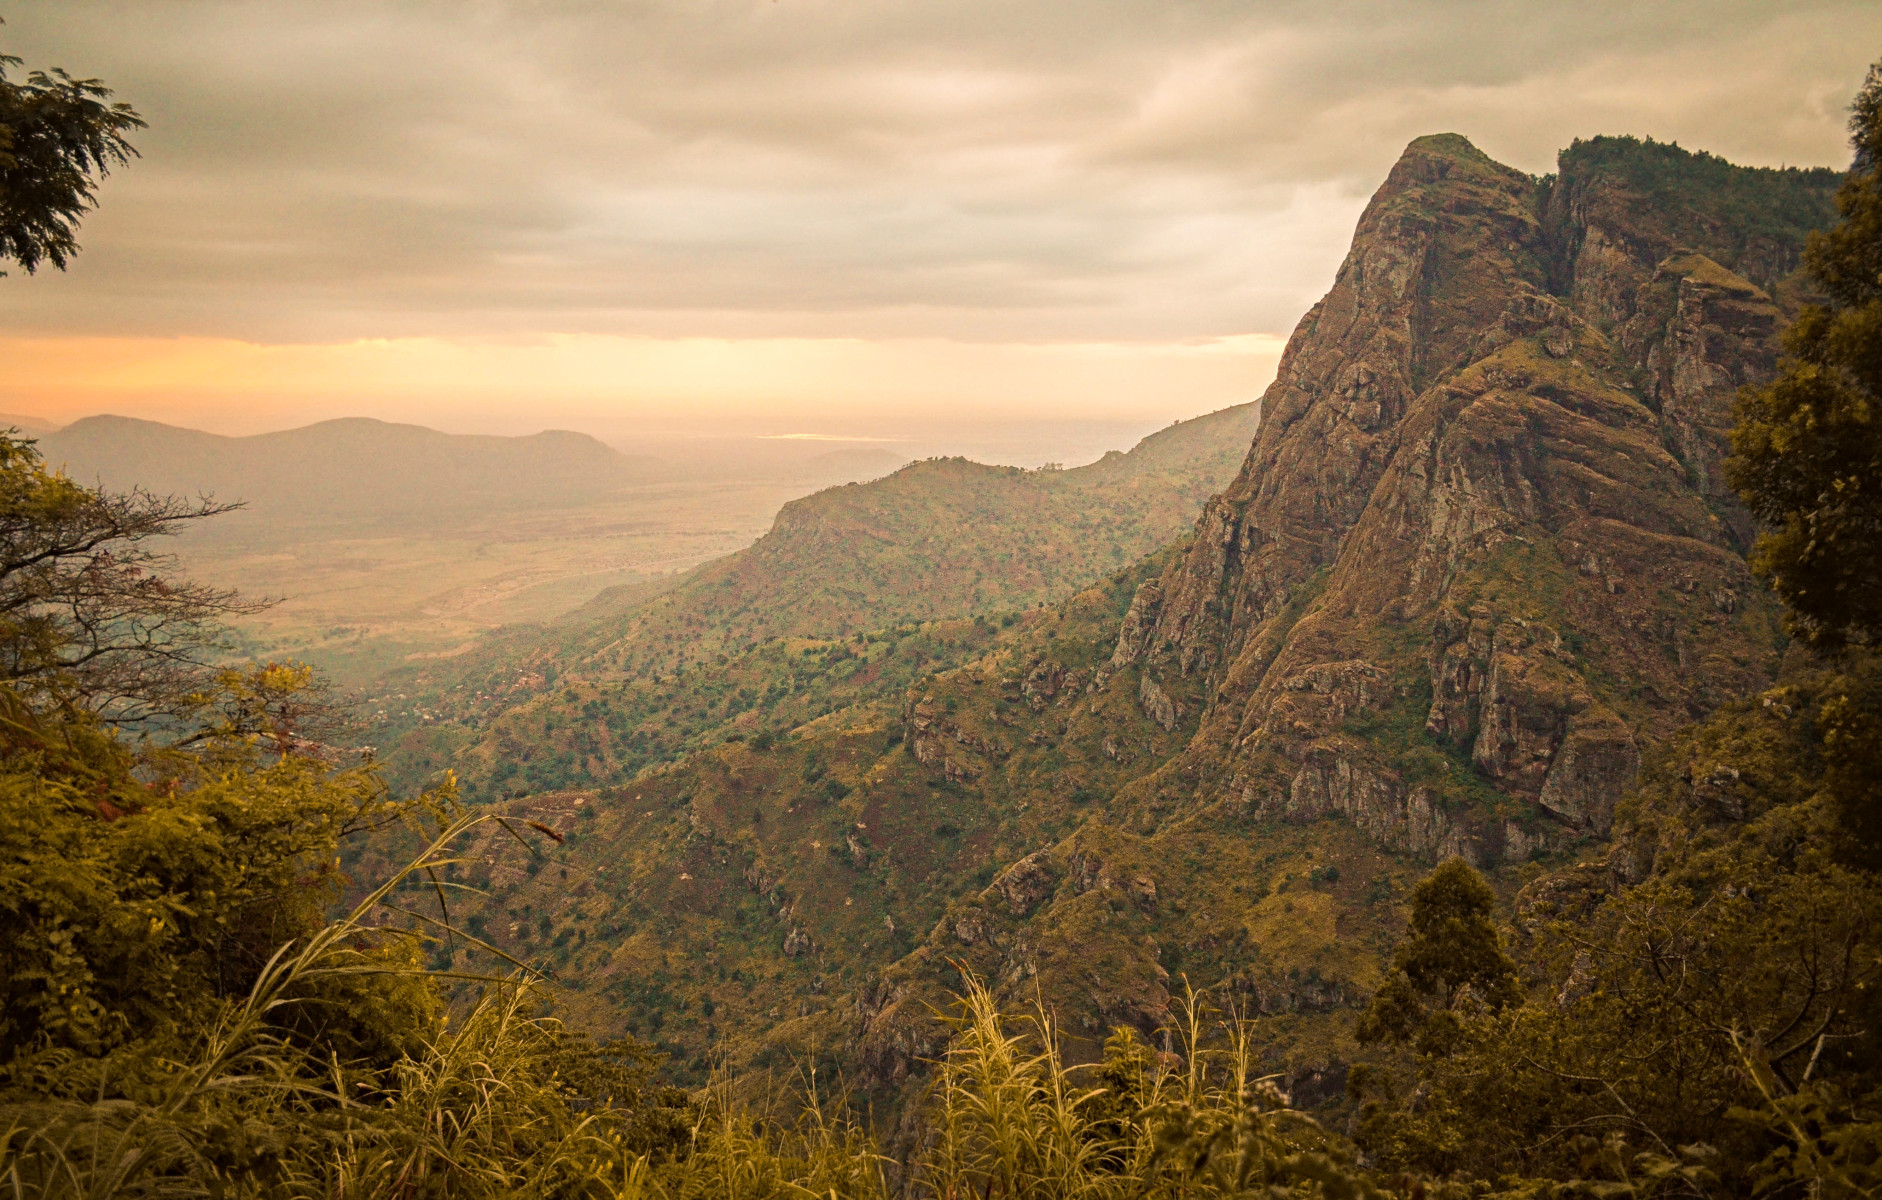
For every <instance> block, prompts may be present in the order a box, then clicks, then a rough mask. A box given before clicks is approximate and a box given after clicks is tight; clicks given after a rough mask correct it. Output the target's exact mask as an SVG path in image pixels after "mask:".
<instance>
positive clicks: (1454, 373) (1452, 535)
mask: <svg viewBox="0 0 1882 1200" xmlns="http://www.w3.org/2000/svg"><path fill="white" fill-rule="evenodd" d="M1577 149H1578V150H1579V149H1580V147H1578V148H1577ZM1602 149H1611V148H1607V147H1602ZM1655 149H1657V148H1654V147H1647V148H1646V150H1647V151H1649V152H1651V151H1653V150H1655ZM1616 157H1617V156H1616V155H1614V154H1612V153H1582V154H1579V155H1578V154H1577V153H1576V152H1574V151H1571V152H1570V154H1568V155H1565V156H1564V173H1563V175H1562V176H1561V177H1560V178H1559V179H1556V180H1552V181H1549V182H1548V183H1545V184H1542V185H1539V184H1538V183H1537V181H1535V180H1533V179H1531V178H1530V177H1528V176H1525V175H1522V174H1520V173H1518V172H1515V171H1512V170H1510V169H1508V168H1505V167H1502V166H1499V165H1498V164H1496V163H1493V162H1491V161H1490V160H1489V159H1487V158H1486V157H1484V156H1483V155H1482V154H1481V153H1480V152H1478V151H1477V150H1476V149H1475V148H1474V147H1472V146H1471V145H1470V144H1469V143H1468V142H1466V141H1464V140H1463V139H1462V138H1459V137H1456V136H1450V135H1447V136H1441V137H1431V138H1421V139H1419V140H1418V141H1416V142H1414V143H1412V145H1411V146H1410V147H1409V148H1408V149H1407V150H1406V152H1405V154H1404V156H1403V158H1401V159H1400V161H1399V163H1398V165H1397V166H1396V167H1394V168H1393V170H1392V173H1391V176H1390V177H1389V178H1388V179H1387V181H1386V183H1385V185H1384V187H1383V188H1381V190H1380V192H1379V193H1378V195H1377V196H1375V197H1374V199H1373V201H1372V203H1371V204H1370V205H1369V206H1368V208H1367V210H1366V213H1365V215H1364V216H1363V217H1362V218H1361V220H1360V223H1359V228H1358V231H1357V233H1356V235H1355V237H1354V242H1353V248H1352V251H1351V252H1350V253H1349V255H1348V256H1347V259H1346V262H1345V263H1344V264H1343V265H1342V267H1341V269H1340V272H1339V275H1338V277H1337V278H1336V280H1335V282H1334V286H1333V289H1332V291H1331V292H1329V293H1328V295H1327V297H1326V298H1325V299H1324V300H1322V301H1321V302H1320V303H1319V304H1318V305H1316V306H1315V307H1314V309H1313V310H1312V311H1311V312H1309V313H1308V314H1307V316H1306V317H1305V318H1304V319H1303V320H1302V321H1301V323H1300V326H1299V327H1298V328H1297V329H1296V331H1295V333H1294V336H1293V339H1292V341H1291V342H1290V344H1289V347H1288V351H1287V354H1286V356H1285V358H1284V360H1283V364H1282V367H1281V371H1280V375H1279V377H1278V378H1277V380H1276V382H1275V383H1274V385H1273V387H1272V388H1271V389H1270V391H1269V392H1268V395H1267V397H1266V399H1265V400H1264V409H1265V412H1266V413H1267V418H1266V420H1265V422H1264V424H1263V426H1262V428H1261V430H1260V432H1259V434H1258V435H1257V437H1256V439H1255V442H1254V446H1253V448H1252V450H1251V451H1250V453H1249V456H1248V459H1247V462H1246V465H1245V466H1244V468H1243V470H1242V473H1241V475H1240V476H1239V477H1238V478H1237V479H1236V481H1235V482H1234V483H1233V484H1232V485H1231V486H1230V487H1229V488H1228V489H1227V490H1226V491H1224V492H1223V494H1222V495H1221V496H1219V497H1218V498H1216V499H1215V500H1214V501H1212V502H1211V503H1210V505H1209V506H1208V508H1207V510H1206V511H1205V512H1204V514H1203V517H1202V519H1201V521H1200V522H1199V523H1198V525H1197V529H1196V534H1195V538H1194V542H1193V545H1192V546H1191V548H1190V549H1189V551H1188V553H1187V554H1186V555H1184V556H1183V557H1182V558H1181V559H1180V560H1178V561H1175V562H1173V563H1172V564H1171V566H1170V567H1169V568H1168V569H1167V570H1166V571H1165V572H1164V573H1163V575H1162V577H1161V578H1159V579H1157V580H1155V581H1152V582H1150V583H1147V584H1145V585H1144V586H1143V587H1142V588H1141V589H1140V590H1139V592H1138V593H1137V596H1136V597H1135V599H1134V600H1133V603H1132V607H1131V611H1130V613H1129V615H1128V616H1127V618H1126V621H1125V626H1124V629H1123V632H1122V634H1121V636H1120V638H1119V641H1118V645H1117V649H1116V652H1115V654H1114V656H1113V657H1112V660H1111V664H1110V670H1111V672H1112V674H1113V676H1114V677H1115V680H1116V682H1113V683H1112V685H1111V686H1117V682H1121V681H1122V680H1123V678H1124V677H1125V676H1127V675H1130V674H1132V673H1134V674H1135V675H1136V676H1137V678H1135V679H1133V680H1130V681H1129V682H1130V684H1131V685H1132V686H1134V687H1135V688H1136V690H1137V691H1138V692H1139V694H1140V695H1142V696H1143V697H1145V705H1146V707H1145V711H1146V712H1147V713H1151V714H1152V715H1155V714H1156V712H1159V711H1160V712H1165V713H1167V712H1168V711H1169V709H1170V708H1172V707H1174V708H1175V709H1177V710H1179V711H1180V710H1182V709H1184V708H1185V707H1189V708H1194V709H1196V710H1198V711H1200V713H1201V720H1200V726H1199V728H1198V730H1197V732H1196V735H1195V736H1194V738H1193V739H1192V740H1191V742H1190V744H1189V747H1188V749H1187V750H1186V751H1185V753H1184V754H1183V755H1182V756H1181V757H1180V759H1179V760H1178V761H1176V762H1174V763H1172V764H1169V765H1168V766H1166V767H1165V768H1164V769H1163V770H1161V771H1159V772H1157V773H1156V774H1155V775H1152V776H1151V777H1149V778H1147V779H1145V780H1143V781H1141V782H1140V783H1138V784H1137V785H1135V786H1134V787H1133V788H1132V789H1131V792H1130V798H1131V800H1132V801H1134V803H1135V806H1136V807H1137V808H1138V809H1139V811H1140V813H1141V816H1142V819H1143V820H1144V821H1145V823H1146V824H1149V825H1154V824H1155V823H1156V822H1157V821H1158V820H1159V819H1161V818H1162V817H1163V816H1165V815H1167V813H1168V812H1169V811H1171V810H1173V809H1176V808H1180V807H1188V806H1193V805H1195V804H1196V803H1197V802H1198V801H1200V802H1203V803H1207V802H1208V801H1210V800H1212V799H1218V798H1224V797H1234V798H1236V799H1238V800H1239V801H1240V802H1241V803H1242V804H1244V805H1247V806H1251V807H1252V808H1253V809H1254V810H1256V811H1257V812H1259V813H1261V814H1263V815H1266V816H1271V817H1276V818H1281V819H1288V820H1303V819H1311V818H1314V817H1318V816H1320V815H1323V814H1326V813H1329V812H1339V813H1343V814H1345V815H1347V816H1349V817H1351V818H1352V819H1353V820H1354V821H1355V822H1357V823H1358V824H1360V825H1361V826H1362V827H1364V828H1366V829H1368V830H1369V831H1370V832H1372V833H1373V834H1374V836H1376V837H1378V838H1379V839H1380V840H1381V841H1383V842H1384V843H1385V844H1387V845H1389V846H1392V847H1395V848H1399V849H1404V850H1412V851H1417V852H1421V853H1425V854H1450V853H1457V854H1462V855H1464V856H1465V857H1467V858H1470V859H1472V860H1474V861H1477V862H1480V863H1482V862H1496V861H1499V860H1501V859H1504V858H1508V857H1524V856H1526V855H1527V854H1528V853H1529V852H1531V851H1532V850H1534V849H1535V848H1537V847H1539V846H1549V845H1557V844H1561V843H1563V842H1564V841H1566V840H1568V839H1571V838H1573V837H1575V836H1578V835H1582V834H1588V833H1592V834H1596V835H1600V834H1604V833H1605V832H1606V830H1607V827H1608V823H1609V819H1610V815H1611V813H1612V810H1613V805H1614V802H1615V800H1616V799H1617V798H1618V797H1619V795H1620V794H1621V792H1622V791H1624V790H1625V789H1626V788H1627V787H1628V785H1629V784H1630V783H1631V782H1632V780H1633V778H1634V774H1635V771H1636V770H1637V768H1638V765H1639V760H1640V753H1641V749H1642V747H1643V744H1646V743H1650V742H1652V741H1654V740H1656V739H1658V738H1660V737H1663V736H1665V735H1666V734H1667V733H1669V732H1670V731H1671V730H1672V729H1673V728H1675V727H1677V726H1678V725H1680V724H1683V723H1685V722H1687V721H1690V720H1692V719H1693V718H1694V717H1695V716H1698V715H1700V714H1702V713H1704V712H1706V711H1708V710H1709V709H1710V708H1711V707H1712V706H1713V705H1714V704H1716V703H1717V702H1718V700H1719V699H1721V698H1723V697H1724V696H1727V695H1731V694H1737V693H1742V692H1743V691H1745V690H1746V689H1748V688H1750V687H1754V686H1757V685H1758V684H1759V683H1761V682H1762V681H1763V680H1765V679H1767V678H1768V677H1769V675H1770V674H1771V672H1773V671H1774V670H1775V669H1776V665H1777V655H1778V654H1779V652H1780V650H1781V641H1780V638H1779V635H1778V632H1777V627H1776V621H1775V612H1774V609H1773V607H1772V605H1771V604H1770V602H1769V600H1768V599H1767V598H1766V597H1765V595H1764V594H1763V593H1762V591H1761V590H1760V589H1759V588H1757V587H1756V586H1755V585H1754V584H1753V583H1752V582H1751V580H1750V578H1749V576H1748V574H1747V571H1746V569H1745V566H1744V563H1743V560H1742V549H1743V543H1744V540H1745V538H1746V536H1747V534H1748V533H1749V529H1748V525H1747V522H1746V521H1745V518H1744V516H1743V514H1742V513H1741V512H1740V511H1739V510H1738V509H1737V508H1736V506H1735V505H1734V504H1733V503H1732V501H1731V499H1730V497H1729V495H1728V493H1727V489H1726V488H1725V486H1724V483H1723V481H1722V478H1721V473H1720V462H1721V460H1722V458H1723V457H1724V454H1725V452H1726V446H1725V435H1726V431H1727V429H1728V427H1729V424H1730V408H1731V401H1732V397H1733V395H1734V393H1735V391H1736V389H1737V388H1738V386H1739V385H1740V384H1742V383H1744V382H1746V381H1747V380H1750V379H1754V378H1760V377H1762V376H1764V375H1766V374H1768V373H1769V372H1770V371H1771V369H1772V367H1773V366H1774V363H1775V357H1776V351H1777V347H1776V341H1775V338H1776V334H1777V330H1778V327H1779V325H1780V323H1781V319H1782V304H1783V303H1784V302H1785V300H1786V295H1785V293H1784V289H1783V287H1782V286H1781V285H1780V282H1779V281H1775V280H1774V278H1773V277H1774V276H1775V275H1776V274H1777V273H1778V272H1780V271H1788V270H1789V269H1790V268H1791V267H1793V266H1794V264H1795V261H1796V249H1797V245H1798V243H1799V242H1800V241H1801V237H1799V236H1790V237H1788V238H1785V237H1780V236H1779V235H1778V234H1774V233H1771V232H1769V230H1771V229H1774V228H1775V229H1778V230H1780V231H1781V230H1782V229H1784V228H1786V227H1785V226H1784V225H1783V223H1782V221H1780V220H1779V219H1777V218H1779V217H1784V216H1786V215H1788V214H1789V213H1790V212H1791V210H1793V209H1799V208H1801V209H1802V210H1804V212H1805V214H1806V216H1807V215H1808V213H1810V212H1812V211H1814V210H1815V202H1816V200H1817V199H1818V194H1819V193H1822V194H1826V195H1827V189H1826V188H1825V187H1824V184H1825V183H1827V180H1824V181H1820V180H1818V179H1816V177H1815V175H1814V174H1806V173H1801V172H1791V173H1789V175H1788V182H1789V186H1788V188H1785V187H1777V188H1771V187H1764V186H1760V187H1756V188H1739V189H1738V190H1736V191H1734V190H1733V188H1732V186H1731V185H1732V182H1733V179H1734V178H1736V177H1735V176H1733V175H1731V172H1739V175H1740V176H1742V177H1743V178H1744V179H1749V180H1751V181H1753V182H1754V183H1756V184H1759V185H1763V184H1766V183H1767V182H1768V181H1767V179H1766V177H1767V176H1777V177H1779V182H1784V181H1785V179H1786V178H1787V177H1786V175H1785V173H1781V172H1751V171H1741V170H1740V169H1738V168H1728V169H1727V174H1726V175H1725V176H1724V177H1723V178H1722V179H1713V178H1708V179H1706V180H1704V181H1703V182H1704V184H1705V185H1706V186H1703V187H1702V186H1691V187H1688V188H1687V189H1686V190H1685V191H1684V192H1681V193H1679V195H1678V196H1677V198H1676V201H1674V200H1669V199H1668V198H1667V197H1666V196H1664V195H1653V194H1648V193H1647V192H1645V191H1643V190H1642V188H1641V187H1639V186H1637V181H1635V180H1633V179H1632V178H1631V176H1630V175H1629V173H1628V172H1626V171H1623V170H1619V169H1617V168H1616V167H1615V165H1614V164H1615V159H1616ZM1619 157H1620V160H1621V161H1622V162H1626V161H1627V159H1626V157H1625V156H1624V155H1621V156H1619ZM1689 157H1690V156H1689ZM1676 161H1677V160H1676ZM1698 161H1699V162H1700V163H1701V164H1702V165H1704V166H1707V167H1708V168H1710V166H1711V164H1712V163H1716V160H1705V159H1700V160H1698ZM1822 174H1827V173H1822ZM1676 182H1677V181H1675V183H1676ZM1667 186H1668V187H1671V186H1672V185H1671V184H1669V185H1667ZM1661 190H1662V191H1665V190H1666V188H1665V187H1663V188H1662V189H1661ZM1747 190H1749V191H1751V192H1752V193H1753V194H1752V195H1750V196H1747V195H1745V194H1743V193H1744V192H1745V191H1747ZM1669 208H1671V209H1672V210H1673V215H1672V216H1671V217H1669V216H1668V214H1667V211H1666V210H1667V209H1669ZM1747 209H1750V210H1751V213H1750V215H1749V216H1748V215H1747V211H1746V210H1747ZM1774 214H1775V215H1774ZM1748 224H1750V225H1754V226H1756V227H1757V230H1758V231H1763V232H1755V231H1754V233H1748V232H1747V229H1746V226H1747V225H1748ZM1735 266H1737V267H1744V268H1745V269H1746V270H1750V271H1753V272H1754V273H1757V274H1760V275H1761V276H1762V277H1764V278H1765V279H1766V281H1767V285H1768V286H1767V287H1760V286H1759V285H1758V284H1756V283H1753V282H1752V281H1751V280H1749V279H1747V278H1745V277H1744V276H1743V275H1741V274H1738V273H1737V272H1736V271H1735V270H1734V269H1733V268H1734V267H1735ZM1552 276H1554V278H1553V279H1552ZM1552 283H1553V285H1554V286H1553V289H1552V286H1551V285H1552ZM1773 291H1776V292H1778V293H1779V294H1778V295H1777V296H1774V295H1773V294H1772V292H1773ZM1420 726H1421V727H1422V732H1423V733H1424V734H1425V735H1426V737H1425V738H1423V739H1420V738H1417V737H1416V736H1415V734H1416V733H1417V732H1419V727H1420ZM1420 743H1422V744H1420ZM1407 751H1417V752H1418V753H1415V754H1412V755H1409V756H1408V754H1407ZM1434 752H1435V753H1434ZM1447 758H1448V759H1449V761H1448V762H1447V761H1444V760H1445V759H1447ZM1178 780H1184V781H1187V780H1196V781H1200V783H1201V787H1200V789H1195V788H1193V787H1192V786H1190V785H1189V784H1187V783H1185V784H1178V782H1177V781H1178ZM1485 784H1487V785H1488V788H1487V789H1486V788H1484V787H1483V786H1482V785H1485Z"/></svg>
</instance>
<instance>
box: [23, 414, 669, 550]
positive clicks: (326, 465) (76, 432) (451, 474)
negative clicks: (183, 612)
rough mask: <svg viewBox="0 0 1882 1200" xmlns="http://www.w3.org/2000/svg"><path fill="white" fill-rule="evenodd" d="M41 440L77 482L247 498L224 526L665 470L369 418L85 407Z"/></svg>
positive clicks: (559, 440)
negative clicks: (222, 422)
mask: <svg viewBox="0 0 1882 1200" xmlns="http://www.w3.org/2000/svg"><path fill="white" fill-rule="evenodd" d="M39 448H40V450H41V452H42V453H43V454H44V455H45V456H46V459H47V461H48V462H49V463H51V464H52V465H54V466H62V467H64V468H65V470H66V472H67V473H68V474H70V475H72V476H73V477H74V478H76V479H80V480H83V481H85V482H92V481H102V482H103V483H104V484H105V485H106V486H108V487H113V488H120V489H121V488H129V487H133V486H136V487H142V488H145V489H147V490H149V491H153V492H159V493H178V494H186V495H197V494H210V495H213V496H215V497H216V498H217V499H219V500H241V501H245V502H246V503H247V504H248V506H249V510H250V512H249V514H248V520H247V521H244V520H242V519H240V518H238V519H237V520H235V521H233V522H230V523H228V529H227V530H225V532H234V531H238V530H241V529H242V528H243V527H244V526H245V525H247V524H250V523H252V522H253V520H254V518H257V517H261V518H266V519H267V520H269V521H271V522H272V521H282V520H287V521H292V522H295V523H306V522H315V523H319V522H326V521H332V520H352V519H358V518H361V517H368V518H388V517H391V518H398V517H407V516H409V517H416V518H435V517H437V516H440V515H448V514H452V513H456V512H461V511H462V510H463V509H464V508H465V507H466V506H471V507H474V508H476V509H479V510H482V511H488V510H490V509H495V508H516V507H536V506H542V505H553V504H566V503H569V502H571V501H579V500H586V499H592V498H594V497H597V496H601V495H605V494H607V493H609V492H614V491H618V490H619V489H621V488H623V487H626V486H630V485H632V484H636V483H644V482H649V481H653V480H656V479H659V478H661V473H662V470H663V468H662V465H661V464H660V463H659V462H658V461H657V460H654V459H650V458H637V457H630V456H628V455H624V454H622V453H621V452H619V451H617V450H614V449H612V448H610V447H608V446H606V445H604V444H602V443H601V442H599V441H596V440H595V439H594V438H592V437H589V436H588V435H586V434H581V433H569V432H566V431H563V430H549V431H546V432H543V433H537V434H532V435H530V436H528V437H489V436H482V435H467V434H450V433H440V432H439V431H438V430H435V429H426V428H424V427H422V426H418V425H397V424H392V423H390V422H386V421H376V420H372V419H370V418H367V417H347V418H342V419H340V420H334V421H322V422H320V423H319V424H316V425H308V426H306V427H304V428H301V429H289V430H283V431H281V432H277V433H262V434H255V435H253V436H250V437H223V436H220V435H217V434H213V433H204V432H202V431H201V430H196V429H183V428H179V427H177V426H174V425H163V424H160V423H158V422H156V421H143V420H137V419H135V418H131V417H115V416H100V417H87V418H85V419H83V420H81V421H77V422H75V423H73V424H71V425H68V426H66V427H65V428H64V429H61V430H58V431H57V432H55V433H52V434H49V435H47V436H45V437H42V438H41V439H40V442H39Z"/></svg>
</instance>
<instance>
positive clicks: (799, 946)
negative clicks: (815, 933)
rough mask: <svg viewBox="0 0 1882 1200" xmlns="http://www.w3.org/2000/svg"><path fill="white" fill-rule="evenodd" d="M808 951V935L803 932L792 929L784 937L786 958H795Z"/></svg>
mask: <svg viewBox="0 0 1882 1200" xmlns="http://www.w3.org/2000/svg"><path fill="white" fill-rule="evenodd" d="M808 949H810V935H809V934H807V933H805V932H804V931H803V930H801V929H798V928H795V927H793V928H792V929H791V931H790V932H789V933H787V934H785V935H784V953H785V955H786V956H788V957H790V958H796V957H797V956H798V955H800V954H802V953H804V952H805V951H806V950H808Z"/></svg>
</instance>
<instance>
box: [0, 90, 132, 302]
mask: <svg viewBox="0 0 1882 1200" xmlns="http://www.w3.org/2000/svg"><path fill="white" fill-rule="evenodd" d="M19 65H20V60H19V59H17V58H14V57H12V56H11V55H6V54H0V260H5V259H9V258H10V259H12V260H13V261H14V262H16V263H18V264H19V265H20V266H22V267H25V268H26V273H27V274H29V275H30V274H32V273H33V272H34V271H37V270H38V269H39V265H40V264H41V263H42V262H50V263H51V264H52V265H53V266H55V267H57V268H59V269H60V270H61V271H63V270H65V265H66V263H67V262H68V261H69V260H70V259H71V256H72V255H74V254H76V253H78V237H77V233H78V221H79V218H80V217H82V216H83V215H84V214H85V212H86V211H87V210H89V209H91V208H92V207H94V206H95V204H96V199H95V192H96V188H97V180H98V179H100V178H102V177H103V176H105V175H106V174H108V173H109V172H110V170H111V168H112V167H114V166H122V165H124V164H125V163H127V162H129V161H130V160H131V158H132V157H133V156H135V155H136V153H137V151H136V150H135V149H133V148H132V146H131V143H130V141H129V140H128V137H127V135H128V134H129V133H130V132H131V131H132V130H133V129H142V128H143V127H144V122H143V120H142V119H141V118H140V117H138V115H137V113H136V111H135V110H133V109H132V108H131V106H130V105H128V104H123V103H112V102H111V89H110V88H108V87H105V86H104V85H103V84H102V83H100V82H99V81H98V80H96V79H74V78H72V76H70V75H68V74H66V73H65V72H64V71H61V70H57V69H55V70H53V71H52V72H50V73H47V72H45V71H34V72H32V73H31V74H29V75H27V77H26V80H25V82H23V83H22V82H16V81H14V80H11V79H8V78H7V74H6V73H7V70H8V68H11V67H17V66H19ZM0 274H5V272H0Z"/></svg>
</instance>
